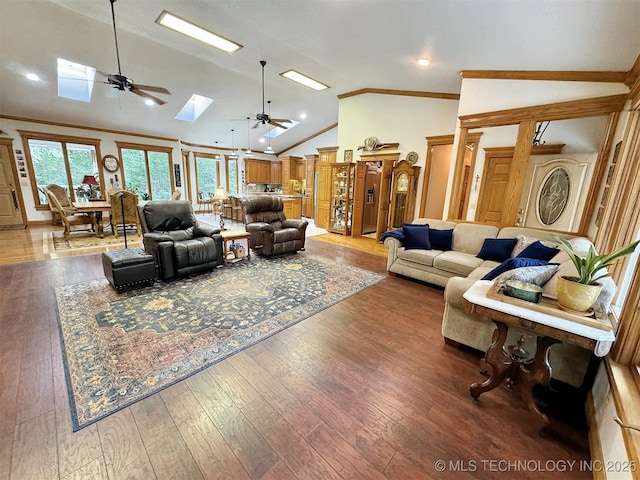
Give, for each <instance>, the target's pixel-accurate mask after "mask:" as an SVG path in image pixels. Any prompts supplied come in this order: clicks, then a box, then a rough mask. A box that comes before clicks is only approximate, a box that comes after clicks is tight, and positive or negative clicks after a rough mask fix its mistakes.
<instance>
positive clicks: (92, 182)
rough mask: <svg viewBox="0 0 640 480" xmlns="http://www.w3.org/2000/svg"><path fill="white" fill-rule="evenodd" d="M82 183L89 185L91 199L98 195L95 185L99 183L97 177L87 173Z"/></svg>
mask: <svg viewBox="0 0 640 480" xmlns="http://www.w3.org/2000/svg"><path fill="white" fill-rule="evenodd" d="M82 184H83V185H88V186H89V200H91V199H94V198H95V196H96V195H95V191H94V185H98V182H97V181H96V177H95V176H93V175H85V176H84V178H83V179H82Z"/></svg>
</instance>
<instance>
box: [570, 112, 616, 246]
mask: <svg viewBox="0 0 640 480" xmlns="http://www.w3.org/2000/svg"><path fill="white" fill-rule="evenodd" d="M619 118H620V112H612V113H610V114H609V118H607V126H606V130H605V134H604V138H603V139H602V144H601V145H600V149H599V151H598V156H597V158H596V162H595V167H594V172H593V175H592V177H591V186H590V188H589V193H588V194H587V198H586V202H585V207H584V211H583V213H582V218H581V220H580V226H579V227H578V234H579V235H582V236H587V233H588V230H589V225H590V223H591V219H592V218H593V216H594V213H595V212H596V210H597V208H598V198H599V197H598V195H599V194H600V190H599V187H600V185H602V182H603V180H604V177H605V172H606V169H607V165H608V162H607V160H608V158H609V156H610V154H611V147H612V145H613V139H614V135H615V131H616V126H617V125H618V119H619Z"/></svg>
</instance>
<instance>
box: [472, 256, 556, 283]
mask: <svg viewBox="0 0 640 480" xmlns="http://www.w3.org/2000/svg"><path fill="white" fill-rule="evenodd" d="M545 265H549V262H546V261H544V260H537V259H535V258H524V257H514V258H509V259H508V260H505V261H504V262H502V263H501V264H500V265H498V266H497V267H496V268H494V269H493V270H491V271H490V272H489V273H487V274H486V275H485V276H484V277H482V280H493V279H494V278H496V277H497V276H498V275H500V274H502V273H504V272H507V271H509V270H513V269H515V268H521V267H542V266H545Z"/></svg>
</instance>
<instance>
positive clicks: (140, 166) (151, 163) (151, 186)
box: [116, 142, 173, 200]
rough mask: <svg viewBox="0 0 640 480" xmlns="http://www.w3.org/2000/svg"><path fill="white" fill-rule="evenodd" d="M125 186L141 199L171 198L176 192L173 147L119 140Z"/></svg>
mask: <svg viewBox="0 0 640 480" xmlns="http://www.w3.org/2000/svg"><path fill="white" fill-rule="evenodd" d="M116 143H117V145H118V148H119V150H120V158H121V159H122V182H123V187H124V188H126V189H127V190H129V191H130V192H133V193H135V194H137V195H138V197H139V198H140V200H169V199H170V198H171V192H172V191H173V182H172V176H171V173H172V169H171V155H170V154H171V149H170V148H163V147H152V146H148V145H131V144H124V143H118V142H116Z"/></svg>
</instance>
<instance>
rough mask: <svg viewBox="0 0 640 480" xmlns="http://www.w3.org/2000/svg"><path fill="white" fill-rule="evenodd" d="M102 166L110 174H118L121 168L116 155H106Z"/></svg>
mask: <svg viewBox="0 0 640 480" xmlns="http://www.w3.org/2000/svg"><path fill="white" fill-rule="evenodd" d="M102 165H103V166H104V168H105V170H107V171H108V172H111V173H113V172H117V171H118V168H120V160H118V157H116V156H115V155H105V156H104V157H102Z"/></svg>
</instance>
